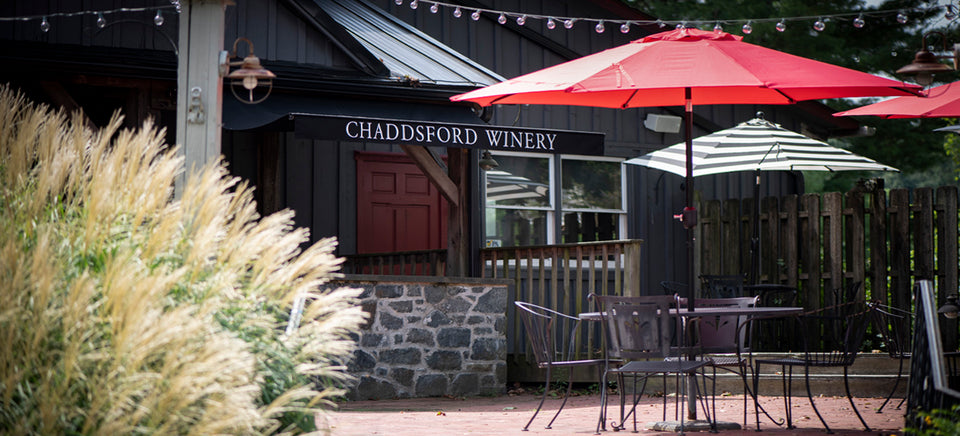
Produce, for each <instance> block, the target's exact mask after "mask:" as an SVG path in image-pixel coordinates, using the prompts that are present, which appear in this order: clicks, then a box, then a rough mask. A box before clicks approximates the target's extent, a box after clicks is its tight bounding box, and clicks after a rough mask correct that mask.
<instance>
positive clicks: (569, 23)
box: [0, 0, 957, 35]
mask: <svg viewBox="0 0 960 436" xmlns="http://www.w3.org/2000/svg"><path fill="white" fill-rule="evenodd" d="M421 2H422V3H427V4H429V5H430V12H431V13H438V12H439V10H440V9H441V8H450V9H451V10H453V16H454V17H456V18H460V17H461V16H462V14H463V10H462V9H461V6H460V5H456V4H451V3H446V2H443V1H435V0H410V2H409V6H410V8H411V9H417V7H418V6H419V4H420V3H421ZM394 3H396V4H397V5H398V6H400V5H403V4H404V0H394ZM168 8H170V9H176V11H177V13H180V11H181V4H180V0H170V5H165V6H150V7H135V8H116V9H105V10H99V11H92V10H83V11H76V12H54V13H46V14H40V15H25V16H9V17H0V22H4V21H34V20H37V21H40V30H41V31H43V32H48V31H49V30H50V19H52V18H53V17H74V16H85V15H92V16H95V17H96V24H97V26H98V27H100V28H103V27H106V25H107V17H108V16H109V15H111V14H117V13H126V12H143V11H156V15H155V16H154V17H153V21H154V24H155V25H157V26H161V25H162V24H163V22H164V17H163V14H162V12H161V10H162V9H168ZM471 9H472V10H473V12H472V13H471V14H470V18H471V19H473V20H474V21H478V20H479V19H480V16H481V15H482V14H483V13H489V14H492V15H495V16H497V17H498V18H497V21H498V22H500V19H501V17H502V18H503V20H504V21H503V23H505V20H506V17H518V18H516V22H517V25H520V26H523V25H525V24H527V23H528V22H529V21H530V20H541V21H544V22H545V23H546V27H547V29H550V30H553V29H555V28H556V27H557V22H558V21H559V22H562V23H563V27H564V28H566V29H572V28H573V25H574V23H576V22H577V21H585V22H588V23H596V24H595V26H594V30H596V31H597V33H603V32H604V31H605V30H606V25H608V24H610V23H614V24H615V25H619V27H620V31H621V32H622V33H629V32H630V30H631V26H632V25H634V24H635V25H638V26H645V25H656V26H658V27H660V28H664V27H666V26H673V27H678V28H683V27H697V28H701V27H705V26H710V25H711V24H712V25H713V29H714V31H716V32H722V31H723V28H724V26H725V25H737V24H740V23H743V24H742V25H741V28H740V30H741V31H742V32H743V34H745V35H749V34H750V33H752V32H753V27H754V25H756V24H759V23H776V29H777V30H779V31H781V32H783V31H786V28H787V25H788V24H789V23H790V22H797V21H807V22H810V21H814V23H813V28H814V30H816V31H818V32H820V31H823V29H825V28H826V24H825V23H826V22H827V21H829V20H831V19H835V20H838V21H852V22H853V26H854V27H856V28H858V29H860V28H863V27H864V26H865V25H866V20H867V19H868V18H873V19H883V18H886V17H895V19H896V21H897V23H900V24H907V23H908V22H909V16H910V14H916V15H917V16H927V15H935V14H937V13H943V18H944V19H946V20H948V21H952V20H955V19H956V18H957V6H956V5H954V4H953V3H952V2H951V3H949V4H947V5H938V4H930V3H928V4H927V5H926V6H919V7H915V8H910V9H893V10H876V11H866V12H865V11H857V12H846V13H837V14H828V15H819V16H817V15H815V16H798V17H781V18H750V19H735V20H715V19H711V20H669V19H662V18H658V19H656V20H624V19H608V18H592V17H564V16H557V15H540V14H531V13H526V12H517V11H503V10H496V9H485V8H475V9H474V8H471Z"/></svg>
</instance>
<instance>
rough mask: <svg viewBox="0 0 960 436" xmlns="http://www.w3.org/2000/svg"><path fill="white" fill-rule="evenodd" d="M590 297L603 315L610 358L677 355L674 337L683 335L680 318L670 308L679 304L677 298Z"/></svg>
mask: <svg viewBox="0 0 960 436" xmlns="http://www.w3.org/2000/svg"><path fill="white" fill-rule="evenodd" d="M590 298H591V299H592V300H594V302H595V304H596V308H597V310H598V311H599V312H600V320H601V323H602V329H603V330H604V339H605V340H606V345H607V347H606V351H607V356H608V358H613V359H625V360H636V359H658V358H665V357H669V356H672V355H676V354H677V353H676V352H675V351H676V350H677V348H675V347H674V346H673V343H672V337H673V334H674V333H675V332H682V329H681V328H680V326H681V324H680V322H679V321H680V317H678V316H675V315H671V313H670V309H671V308H676V307H677V305H678V301H677V296H676V295H663V296H651V297H616V296H603V295H594V294H591V295H590ZM678 336H679V337H682V335H678ZM680 345H682V344H680Z"/></svg>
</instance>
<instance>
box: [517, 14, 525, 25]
mask: <svg viewBox="0 0 960 436" xmlns="http://www.w3.org/2000/svg"><path fill="white" fill-rule="evenodd" d="M524 24H527V16H526V15H521V16H519V17H517V25H518V26H522V25H524Z"/></svg>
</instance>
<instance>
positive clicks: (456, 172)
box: [446, 148, 470, 277]
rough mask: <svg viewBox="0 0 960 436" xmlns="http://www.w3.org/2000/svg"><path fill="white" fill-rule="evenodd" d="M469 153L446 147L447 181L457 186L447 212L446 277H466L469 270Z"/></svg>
mask: <svg viewBox="0 0 960 436" xmlns="http://www.w3.org/2000/svg"><path fill="white" fill-rule="evenodd" d="M469 153H470V149H467V148H447V164H448V166H449V175H450V180H451V181H452V182H453V183H454V186H456V187H458V188H459V189H458V190H457V196H458V197H457V202H456V204H454V202H450V213H449V214H448V215H447V271H446V275H447V277H466V275H467V273H468V272H469V271H470V265H469V260H470V251H469V250H470V190H469V189H468V187H469V186H470V183H469V182H470V179H469V177H470V176H469V172H468V171H467V165H468V164H469V162H470V154H469ZM457 204H459V206H458V205H457Z"/></svg>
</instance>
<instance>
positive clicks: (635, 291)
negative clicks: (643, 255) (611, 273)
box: [623, 241, 641, 297]
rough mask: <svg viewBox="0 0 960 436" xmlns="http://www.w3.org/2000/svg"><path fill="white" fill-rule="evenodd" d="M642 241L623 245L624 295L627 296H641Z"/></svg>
mask: <svg viewBox="0 0 960 436" xmlns="http://www.w3.org/2000/svg"><path fill="white" fill-rule="evenodd" d="M640 245H641V242H640V241H633V242H628V243H626V244H624V246H623V263H624V268H623V295H624V296H625V297H639V296H640V261H641V259H640Z"/></svg>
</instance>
